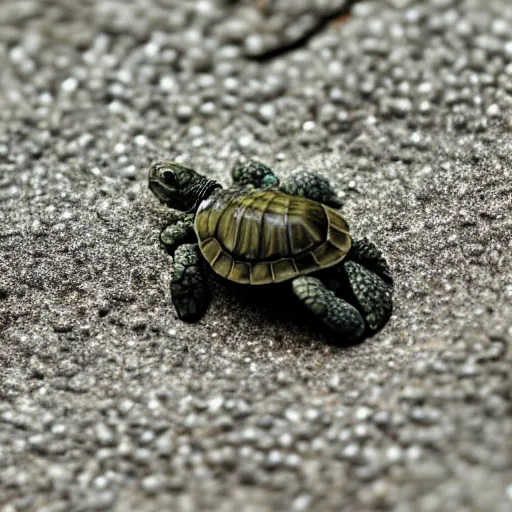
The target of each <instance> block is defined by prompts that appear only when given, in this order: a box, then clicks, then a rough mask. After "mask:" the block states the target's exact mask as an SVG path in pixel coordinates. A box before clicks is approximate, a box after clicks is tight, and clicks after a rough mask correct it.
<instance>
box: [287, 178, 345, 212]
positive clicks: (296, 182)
mask: <svg viewBox="0 0 512 512" xmlns="http://www.w3.org/2000/svg"><path fill="white" fill-rule="evenodd" d="M279 189H280V190H281V191H282V192H285V193H286V194H290V195H292V196H301V197H307V198H308V199H312V200H313V201H318V202H319V203H323V204H325V205H327V206H330V207H331V208H341V206H342V204H341V201H340V200H339V199H338V196H337V195H336V192H335V190H334V188H333V187H332V185H331V184H330V183H329V181H328V180H327V178H324V177H323V176H320V175H318V174H315V173H313V172H311V171H299V172H296V173H294V174H292V175H291V176H290V177H289V178H288V179H287V180H286V181H285V182H284V183H283V184H282V185H281V186H280V187H279Z"/></svg>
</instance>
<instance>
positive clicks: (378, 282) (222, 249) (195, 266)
mask: <svg viewBox="0 0 512 512" xmlns="http://www.w3.org/2000/svg"><path fill="white" fill-rule="evenodd" d="M233 182H234V186H233V187H232V188H230V189H227V190H226V189H223V188H222V187H221V186H220V185H219V184H218V183H217V182H215V181H213V180H210V179H208V178H206V177H204V176H201V175H200V174H198V173H197V172H196V171H194V170H193V169H191V168H189V167H186V166H184V165H182V164H179V163H176V162H159V163H155V164H154V165H152V166H151V168H150V170H149V188H150V190H151V191H152V192H153V193H154V194H155V195H156V197H157V198H158V199H159V200H160V201H161V202H162V203H164V204H166V205H167V206H169V207H170V208H175V209H177V210H181V211H183V212H186V213H187V215H186V216H185V218H184V219H183V220H181V221H179V222H177V223H175V224H173V225H171V226H168V227H167V228H165V229H164V230H163V231H162V233H161V235H160V240H161V242H162V244H163V245H164V246H165V248H166V249H167V251H168V252H169V253H170V254H172V255H173V256H174V262H173V271H172V277H171V296H172V302H173V304H174V306H175V308H176V311H177V313H178V317H179V318H180V319H181V320H184V321H188V322H194V321H197V320H199V319H200V318H201V316H202V315H203V314H204V312H205V310H206V308H207V306H208V303H209V293H208V289H207V288H208V286H207V276H206V274H205V272H204V270H205V268H206V267H207V265H208V266H209V267H210V268H211V269H213V270H214V271H215V272H216V273H217V274H218V275H219V276H221V277H223V278H225V279H228V280H229V281H232V282H234V283H238V284H240V285H274V284H275V283H282V282H286V281H288V282H290V283H291V286H290V288H291V289H292V291H293V293H294V294H295V296H296V298H297V299H298V300H299V301H300V302H301V303H302V304H303V305H304V306H305V308H306V309H307V310H309V311H310V312H311V313H312V314H313V315H314V316H315V317H317V318H318V319H319V320H321V321H322V322H323V323H324V324H325V325H326V326H328V327H329V328H330V329H332V330H333V331H336V332H338V333H341V334H343V335H344V337H345V339H347V340H357V339H360V338H362V337H364V336H366V335H368V334H371V333H373V332H375V331H377V330H378V329H380V328H381V327H382V326H383V325H384V324H385V322H386V321H387V320H388V318H389V316H390V315H391V311H392V290H393V280H392V278H391V274H390V271H389V267H388V264H387V262H386V260H385V259H384V257H383V256H382V254H381V252H380V251H379V250H378V249H377V248H376V247H375V245H374V244H373V243H371V242H369V241H368V240H366V239H363V240H354V239H353V238H352V237H351V236H350V233H349V227H348V224H347V221H346V220H345V219H344V218H343V216H342V215H341V213H340V212H339V211H338V210H337V209H336V208H339V207H340V206H341V204H340V202H339V200H338V198H337V196H336V194H335V192H334V190H333V189H332V187H331V185H330V184H329V182H328V181H327V180H326V179H325V178H323V177H321V176H318V175H316V174H313V173H311V172H308V171H304V172H301V173H298V174H295V175H294V176H293V177H292V178H291V179H289V180H288V181H287V182H285V183H283V184H280V181H279V179H278V178H277V176H275V174H274V173H273V171H272V170H271V169H270V168H269V167H267V166H265V165H263V164H261V163H259V162H256V161H249V162H248V163H247V164H245V165H243V166H241V167H238V168H237V169H235V170H234V172H233ZM204 262H206V263H207V265H204Z"/></svg>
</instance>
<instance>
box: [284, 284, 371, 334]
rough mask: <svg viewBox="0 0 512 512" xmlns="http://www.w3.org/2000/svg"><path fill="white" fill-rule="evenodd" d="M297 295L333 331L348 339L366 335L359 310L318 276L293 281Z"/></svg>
mask: <svg viewBox="0 0 512 512" xmlns="http://www.w3.org/2000/svg"><path fill="white" fill-rule="evenodd" d="M292 288H293V292H294V294H295V296H296V297H297V298H298V299H299V300H300V301H301V302H302V304H304V306H305V307H306V309H307V310H308V311H309V312H310V313H312V314H313V315H314V316H315V317H317V318H318V319H319V320H320V321H321V322H323V324H324V325H326V326H327V327H328V328H329V329H331V330H332V331H335V332H337V333H340V334H344V335H345V338H346V340H347V341H356V340H359V339H361V338H362V337H363V336H364V333H365V330H366V326H365V321H364V319H363V317H362V315H361V313H359V311H358V310H357V309H356V308H355V307H353V306H351V305H350V304H349V303H348V302H346V301H345V300H343V299H341V298H339V297H337V296H336V295H335V293H334V292H333V291H331V290H329V289H328V288H327V287H326V286H325V285H324V284H323V283H322V281H320V279H318V278H317V277H310V276H302V277H297V278H296V279H294V280H293V281H292Z"/></svg>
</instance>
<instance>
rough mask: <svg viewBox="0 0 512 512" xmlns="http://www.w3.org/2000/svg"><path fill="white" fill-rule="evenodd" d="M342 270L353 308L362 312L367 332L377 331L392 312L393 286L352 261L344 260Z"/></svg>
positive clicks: (373, 272) (375, 273)
mask: <svg viewBox="0 0 512 512" xmlns="http://www.w3.org/2000/svg"><path fill="white" fill-rule="evenodd" d="M342 268H343V272H344V274H345V275H346V282H347V285H348V288H349V289H350V291H351V293H352V296H353V300H354V303H355V306H356V307H357V308H358V309H359V310H360V311H361V312H362V314H363V317H364V319H365V322H366V325H367V326H368V330H369V331H370V332H376V331H378V330H379V329H381V328H382V327H383V326H384V324H385V323H386V322H387V321H388V319H389V317H390V316H391V313H392V312H393V286H392V285H391V284H389V283H387V282H385V281H384V280H383V279H382V278H381V277H380V276H379V275H378V274H377V272H375V271H373V270H369V269H368V268H366V267H365V266H363V265H362V264H360V263H357V262H355V261H353V260H346V261H345V262H344V263H343V265H342ZM351 302H352V300H351Z"/></svg>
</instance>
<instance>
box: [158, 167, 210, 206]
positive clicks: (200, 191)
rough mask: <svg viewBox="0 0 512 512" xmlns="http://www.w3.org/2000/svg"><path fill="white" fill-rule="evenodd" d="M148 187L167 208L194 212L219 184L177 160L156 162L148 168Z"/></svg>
mask: <svg viewBox="0 0 512 512" xmlns="http://www.w3.org/2000/svg"><path fill="white" fill-rule="evenodd" d="M148 181H149V189H150V190H151V192H153V194H155V196H156V197H157V198H158V199H159V200H160V202H161V203H163V204H166V205H167V206H168V207H169V208H175V209H176V210H181V211H184V212H195V211H196V210H197V207H198V206H199V204H200V203H201V201H203V200H204V199H206V198H207V197H208V196H209V195H210V194H211V193H212V192H213V191H214V190H215V189H216V188H218V187H220V185H219V184H218V183H217V182H215V181H213V180H209V179H208V178H205V177H204V176H201V175H200V174H198V173H197V172H196V171H194V169H191V168H190V167H186V166H185V165H182V164H179V163H177V162H156V163H154V164H153V165H152V166H151V167H150V168H149V175H148Z"/></svg>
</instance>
